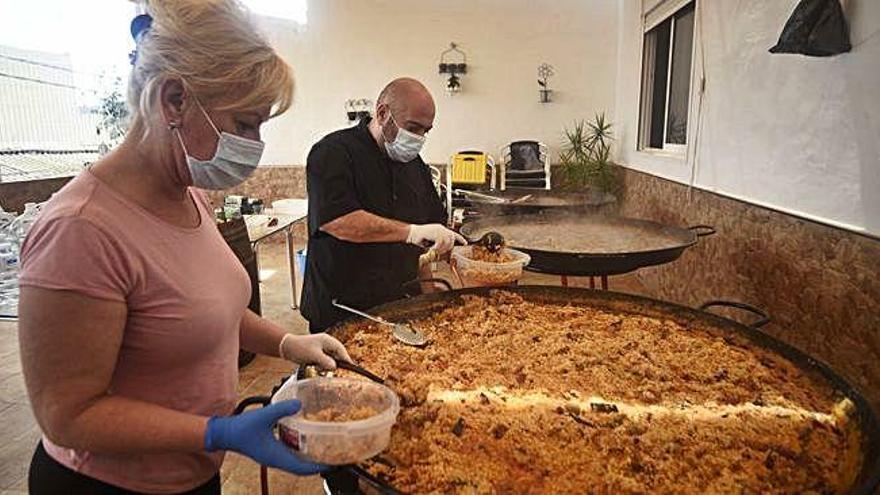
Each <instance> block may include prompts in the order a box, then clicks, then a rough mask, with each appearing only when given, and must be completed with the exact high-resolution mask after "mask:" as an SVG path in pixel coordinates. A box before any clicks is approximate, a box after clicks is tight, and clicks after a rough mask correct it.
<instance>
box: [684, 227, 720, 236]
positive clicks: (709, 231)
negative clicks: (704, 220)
mask: <svg viewBox="0 0 880 495" xmlns="http://www.w3.org/2000/svg"><path fill="white" fill-rule="evenodd" d="M688 230H690V231H691V232H693V233H694V234H697V237H706V236H709V235H713V234H715V233H717V232H718V231H717V230H715V227H713V226H711V225H692V226H690V227H688Z"/></svg>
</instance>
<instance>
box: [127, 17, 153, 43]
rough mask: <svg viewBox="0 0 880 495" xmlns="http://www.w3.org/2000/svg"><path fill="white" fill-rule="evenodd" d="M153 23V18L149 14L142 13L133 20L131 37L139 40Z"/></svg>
mask: <svg viewBox="0 0 880 495" xmlns="http://www.w3.org/2000/svg"><path fill="white" fill-rule="evenodd" d="M152 24H153V18H152V17H150V15H149V14H141V15H139V16H137V17H135V18H134V19H132V20H131V37H132V38H134V40H135V41H137V39H138V36H140V34H141V33H143V32H144V31H146V30H147V29H150V26H151V25H152Z"/></svg>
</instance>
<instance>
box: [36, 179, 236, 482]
mask: <svg viewBox="0 0 880 495" xmlns="http://www.w3.org/2000/svg"><path fill="white" fill-rule="evenodd" d="M191 193H192V195H193V197H194V199H195V203H196V205H197V207H198V210H199V216H200V219H201V221H200V225H199V226H198V227H196V228H192V229H188V228H182V227H177V226H174V225H171V224H169V223H166V222H164V221H162V220H160V219H159V218H158V217H155V216H153V215H152V214H150V213H149V212H147V211H146V210H145V209H144V208H142V207H140V206H139V205H137V204H136V203H134V202H132V201H130V200H128V199H127V198H125V197H124V196H123V195H121V194H119V193H117V192H116V191H114V190H112V189H111V188H110V187H109V186H107V185H106V184H104V183H103V182H101V181H100V180H99V179H98V178H97V177H96V176H95V175H94V174H92V173H91V172H90V171H88V170H86V171H84V172H82V173H81V174H80V175H79V176H78V177H76V178H75V179H74V180H73V181H71V182H70V183H69V184H68V185H67V186H65V187H64V188H63V189H62V190H61V191H59V192H58V193H57V194H56V195H55V196H54V197H53V198H52V200H51V201H49V203H48V204H47V205H46V206H45V207H44V209H43V211H42V213H41V214H40V218H39V219H38V221H37V222H36V223H35V224H34V226H33V228H32V230H31V231H30V233H29V235H28V237H27V239H26V240H25V243H24V246H23V247H22V253H21V267H22V270H21V280H20V282H21V285H23V286H32V287H41V288H44V289H53V290H65V291H72V292H76V293H79V294H82V295H85V296H89V297H93V298H97V299H105V300H110V301H119V302H124V303H125V304H126V306H127V307H128V318H127V320H126V322H125V329H124V335H123V339H122V347H121V349H120V350H119V357H118V361H117V363H116V368H115V370H114V372H113V378H112V382H111V384H110V390H109V391H108V393H110V394H114V395H119V396H124V397H127V398H131V399H137V400H141V401H144V402H150V403H152V404H158V405H160V406H163V407H167V408H169V409H175V410H178V411H185V412H188V413H192V414H198V415H202V416H211V415H227V414H229V413H231V412H232V409H233V408H234V406H235V401H236V398H237V394H236V388H237V384H238V368H237V356H238V348H239V323H240V322H241V318H242V316H243V314H244V311H245V309H246V307H247V304H248V301H249V299H250V291H251V288H250V281H249V279H248V276H247V273H246V271H245V270H244V268H243V267H242V265H241V264H240V263H239V261H238V260H237V259H236V257H235V255H234V254H233V253H232V251H231V250H230V249H229V247H228V246H227V245H226V243H225V241H224V240H223V237H222V236H221V235H220V233H219V231H218V229H217V227H216V225H215V224H214V220H213V214H212V212H211V210H210V207H209V206H208V202H207V200H206V198H205V197H204V196H203V195H202V193H201V192H199V191H196V190H191ZM93 337H94V338H96V339H100V338H103V336H102V334H101V329H99V328H96V329H95V334H94V336H93ZM70 354H71V357H70V358H71V360H73V359H89V356H87V355H83V354H81V353H78V351H77V349H70ZM43 442H44V444H45V446H46V450H47V451H48V452H49V455H51V456H52V457H53V458H54V459H56V460H57V461H59V462H60V463H62V464H64V465H65V466H67V467H69V468H71V469H73V470H75V471H78V472H80V473H83V474H85V475H87V476H90V477H92V478H96V479H99V480H101V481H104V482H107V483H110V484H113V485H117V486H120V487H122V488H126V489H128V490H133V491H138V492H150V493H173V492H181V491H187V490H190V489H192V488H195V487H197V486H199V485H200V484H202V483H204V482H206V481H207V480H209V479H210V478H211V477H212V476H214V474H216V473H217V471H218V470H219V469H220V464H221V463H222V461H223V455H222V454H221V453H213V454H209V453H207V452H202V453H164V454H131V455H124V456H123V455H107V454H98V453H91V452H85V451H79V450H72V449H67V448H63V447H60V446H57V445H54V444H53V443H52V442H50V441H49V440H48V439H47V438H43Z"/></svg>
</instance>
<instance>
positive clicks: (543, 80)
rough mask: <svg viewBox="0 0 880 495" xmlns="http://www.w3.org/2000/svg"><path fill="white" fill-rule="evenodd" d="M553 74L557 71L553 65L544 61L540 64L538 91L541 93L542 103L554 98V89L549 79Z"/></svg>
mask: <svg viewBox="0 0 880 495" xmlns="http://www.w3.org/2000/svg"><path fill="white" fill-rule="evenodd" d="M553 74H555V72H554V71H553V66H552V65H550V64H548V63H543V64H541V65H539V66H538V86H540V89H538V93H539V94H540V95H541V103H550V101H551V99H552V96H553V90H552V89H550V85H549V82H548V80H549V79H550V76H552V75H553Z"/></svg>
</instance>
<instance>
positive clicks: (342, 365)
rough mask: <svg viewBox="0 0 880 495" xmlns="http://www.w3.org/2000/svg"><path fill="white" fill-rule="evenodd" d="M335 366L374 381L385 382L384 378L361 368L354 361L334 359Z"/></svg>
mask: <svg viewBox="0 0 880 495" xmlns="http://www.w3.org/2000/svg"><path fill="white" fill-rule="evenodd" d="M336 367H337V368H339V369H341V370H348V371H351V372H352V373H357V374H358V375H361V376H363V377H364V378H368V379H370V380H373V381H374V382H376V383H385V380H383V379H382V378H380V377H379V376H378V375H376V374H374V373H371V372H370V371H368V370H366V369H365V368H362V367H360V366H358V365H356V364H354V363H349V362H348V361H341V360H340V361H336Z"/></svg>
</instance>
